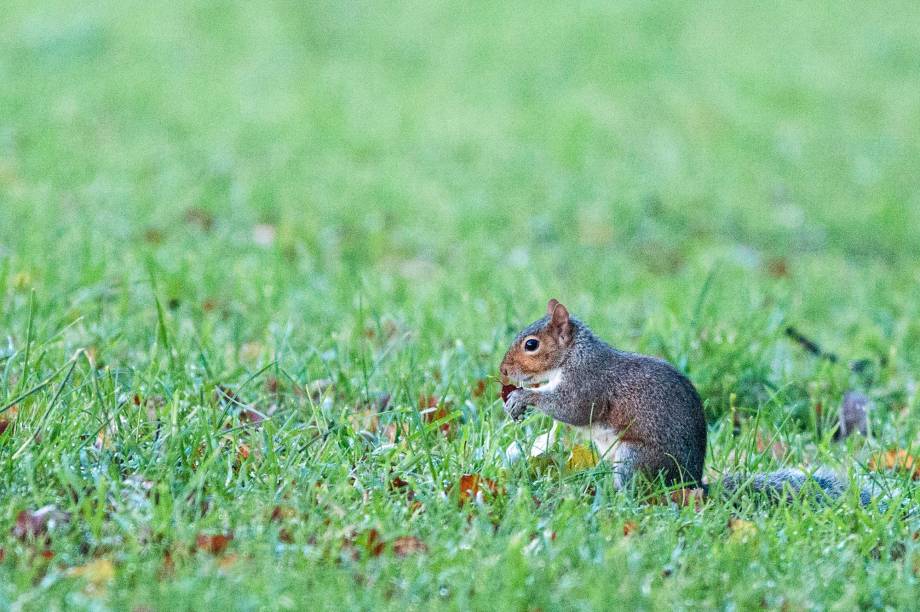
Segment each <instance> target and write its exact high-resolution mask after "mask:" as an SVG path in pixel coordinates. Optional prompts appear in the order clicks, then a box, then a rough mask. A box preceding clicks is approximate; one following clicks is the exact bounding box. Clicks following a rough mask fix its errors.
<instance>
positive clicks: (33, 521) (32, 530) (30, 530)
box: [13, 505, 70, 540]
mask: <svg viewBox="0 0 920 612" xmlns="http://www.w3.org/2000/svg"><path fill="white" fill-rule="evenodd" d="M69 522H70V514H68V513H66V512H61V511H60V510H58V508H57V506H54V505H48V506H43V507H42V508H39V509H38V510H35V511H34V512H33V511H31V510H22V511H21V512H20V513H19V514H17V515H16V524H15V525H14V526H13V536H14V537H16V538H18V539H20V540H34V539H36V538H37V537H38V536H41V535H47V534H48V532H49V531H50V530H51V529H54V527H55V526H56V525H65V524H67V523H69Z"/></svg>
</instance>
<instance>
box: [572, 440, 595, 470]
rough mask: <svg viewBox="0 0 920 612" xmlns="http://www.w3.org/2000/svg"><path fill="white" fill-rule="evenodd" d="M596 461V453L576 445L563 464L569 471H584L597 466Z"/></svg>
mask: <svg viewBox="0 0 920 612" xmlns="http://www.w3.org/2000/svg"><path fill="white" fill-rule="evenodd" d="M597 461H598V457H597V453H595V452H594V450H593V449H592V448H590V447H588V446H583V445H581V444H576V445H575V446H574V447H573V448H572V453H571V454H570V455H569V459H568V461H566V462H565V466H566V468H568V469H569V470H585V469H588V468H592V467H594V466H595V465H597Z"/></svg>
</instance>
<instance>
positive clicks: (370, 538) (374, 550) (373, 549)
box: [364, 529, 386, 557]
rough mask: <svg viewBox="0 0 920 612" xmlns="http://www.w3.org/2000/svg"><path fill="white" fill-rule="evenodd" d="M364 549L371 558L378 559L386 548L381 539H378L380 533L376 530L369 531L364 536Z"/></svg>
mask: <svg viewBox="0 0 920 612" xmlns="http://www.w3.org/2000/svg"><path fill="white" fill-rule="evenodd" d="M364 547H365V548H366V549H367V552H368V554H370V555H371V556H372V557H379V556H380V553H382V552H383V549H384V548H385V547H386V544H385V543H384V541H383V538H381V537H380V532H378V531H377V530H376V529H369V530H368V532H367V533H366V534H365V536H364Z"/></svg>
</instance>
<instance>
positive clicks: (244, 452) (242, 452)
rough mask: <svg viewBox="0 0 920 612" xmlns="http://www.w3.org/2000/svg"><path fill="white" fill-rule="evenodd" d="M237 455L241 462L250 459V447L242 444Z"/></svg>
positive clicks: (237, 450)
mask: <svg viewBox="0 0 920 612" xmlns="http://www.w3.org/2000/svg"><path fill="white" fill-rule="evenodd" d="M236 454H237V457H238V458H239V460H240V461H244V460H246V459H249V446H248V445H246V444H243V443H240V445H239V447H238V448H237V449H236Z"/></svg>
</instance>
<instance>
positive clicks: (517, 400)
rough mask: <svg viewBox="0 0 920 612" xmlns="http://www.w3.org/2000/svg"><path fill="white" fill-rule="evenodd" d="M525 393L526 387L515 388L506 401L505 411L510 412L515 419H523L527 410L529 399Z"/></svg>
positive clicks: (509, 414) (510, 415)
mask: <svg viewBox="0 0 920 612" xmlns="http://www.w3.org/2000/svg"><path fill="white" fill-rule="evenodd" d="M525 395H526V391H525V390H524V389H515V390H514V391H512V392H511V395H509V396H508V399H507V401H505V412H506V413H508V416H509V417H511V419H512V420H514V421H520V420H521V419H523V418H524V413H525V412H527V399H526V397H525Z"/></svg>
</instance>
